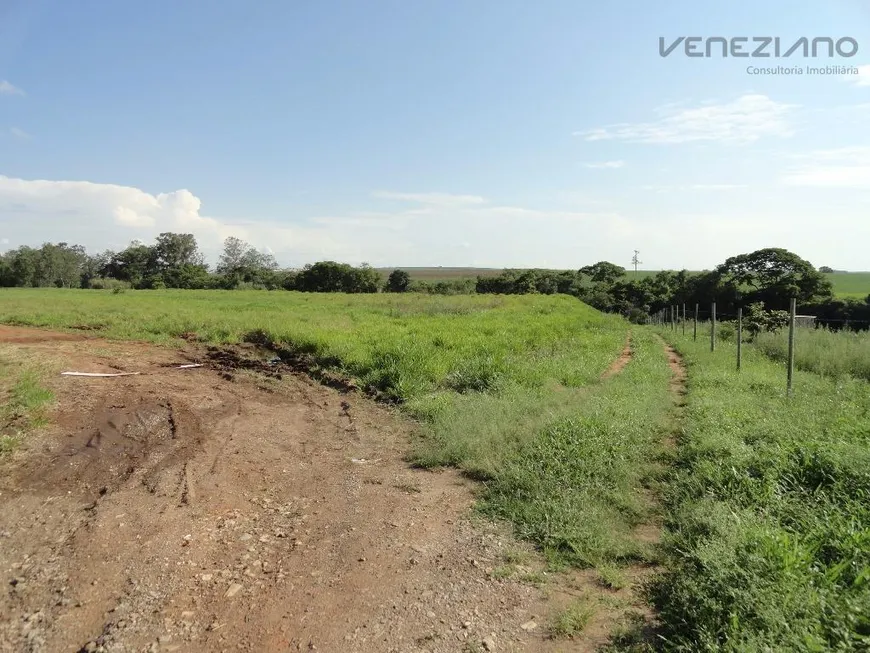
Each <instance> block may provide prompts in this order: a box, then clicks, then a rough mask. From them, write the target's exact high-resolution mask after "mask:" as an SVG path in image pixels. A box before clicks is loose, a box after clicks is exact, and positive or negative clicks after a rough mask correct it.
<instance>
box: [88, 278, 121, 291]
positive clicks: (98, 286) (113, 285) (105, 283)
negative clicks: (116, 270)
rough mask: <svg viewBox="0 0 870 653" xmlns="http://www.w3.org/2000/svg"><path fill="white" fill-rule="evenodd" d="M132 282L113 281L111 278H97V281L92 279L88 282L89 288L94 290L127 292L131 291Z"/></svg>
mask: <svg viewBox="0 0 870 653" xmlns="http://www.w3.org/2000/svg"><path fill="white" fill-rule="evenodd" d="M130 287H131V286H130V282H129V281H121V280H119V279H112V278H111V277H97V278H96V279H91V280H90V281H89V282H88V288H90V289H92V290H112V291H118V290H127V289H129V288H130Z"/></svg>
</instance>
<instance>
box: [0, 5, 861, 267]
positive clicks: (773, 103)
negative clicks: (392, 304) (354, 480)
mask: <svg viewBox="0 0 870 653" xmlns="http://www.w3.org/2000/svg"><path fill="white" fill-rule="evenodd" d="M680 37H705V38H706V37H724V38H727V39H739V38H740V37H747V38H749V39H750V41H749V42H748V44H741V43H740V42H737V41H733V42H731V43H732V47H734V48H735V51H736V52H737V54H740V53H742V52H751V51H752V50H754V49H755V47H757V46H758V45H759V43H758V42H753V41H752V40H751V39H753V38H754V37H769V38H774V37H778V38H779V39H780V43H781V44H782V45H781V49H780V53H781V54H782V53H783V52H785V51H786V50H787V49H788V48H789V47H790V46H791V45H792V44H793V43H794V42H795V41H797V40H798V39H800V38H802V37H806V38H807V39H813V38H831V39H833V40H834V41H839V40H840V39H852V40H853V41H854V43H856V44H857V47H858V50H857V52H856V53H854V55H853V56H843V55H844V54H851V49H852V46H851V45H850V43H851V41H839V43H840V44H841V52H840V53H835V56H834V57H829V56H828V51H827V49H826V47H821V48H820V50H819V52H818V53H817V54H818V56H817V57H815V58H813V57H811V56H808V57H804V56H803V52H802V50H800V49H799V50H798V51H797V52H796V53H794V54H792V55H791V56H790V57H787V58H786V57H782V56H780V57H779V58H777V57H767V58H760V57H737V56H727V57H723V56H721V45H716V43H715V42H714V44H713V45H714V47H713V48H712V51H711V54H712V56H711V57H705V56H704V57H695V56H688V55H687V52H686V48H687V47H688V48H689V52H690V53H694V52H704V51H705V43H706V42H703V41H702V42H701V43H700V45H699V44H698V43H697V42H695V41H692V42H683V41H680V42H679V43H678V44H677V45H676V46H675V47H674V49H673V50H672V51H671V52H670V54H668V55H667V56H662V53H661V47H662V46H663V47H664V48H665V49H667V48H668V47H669V46H670V45H671V44H673V43H674V42H675V41H677V40H678V39H680ZM660 39H663V40H662V41H661V42H660ZM717 48H718V49H717ZM773 48H774V46H773V45H772V44H771V45H769V46H767V47H766V48H765V50H764V52H768V53H773V52H774V49H773ZM777 66H781V67H783V68H788V69H790V70H792V72H791V73H789V74H785V73H780V74H765V73H764V72H763V71H762V72H759V71H758V70H757V69H762V68H775V67H777ZM826 66H828V67H832V68H831V70H829V71H828V73H829V74H814V73H810V72H808V70H809V68H811V67H812V68H822V69H824V68H825V67H826ZM835 66H836V67H838V68H837V69H834V68H833V67H835ZM797 69H799V70H800V71H801V72H800V73H799V72H797V71H796V70H797ZM868 218H870V4H868V3H867V2H866V1H865V0H816V1H814V2H807V3H800V4H799V3H794V2H792V1H784V0H767V1H766V2H764V3H756V2H748V1H745V2H744V1H737V0H732V1H731V2H728V3H704V2H697V0H696V1H695V2H686V1H684V0H672V1H669V2H666V3H651V2H648V1H627V0H614V1H612V2H606V3H604V2H602V3H595V4H591V3H585V2H578V1H577V0H536V1H535V2H530V1H528V0H416V1H414V2H408V1H407V0H370V1H368V2H359V1H358V0H318V1H317V2H288V1H287V0H257V1H255V2H251V1H250V0H222V2H213V1H212V0H185V1H183V2H179V1H178V0H150V1H149V2H147V3H146V2H111V1H110V0H78V1H77V2H68V1H67V0H0V251H5V250H8V249H11V248H14V247H18V246H20V245H32V246H39V245H41V244H42V243H43V242H46V241H51V242H59V241H64V242H69V243H79V244H82V245H84V246H86V248H87V249H88V251H91V252H98V251H102V250H105V249H112V250H119V249H123V248H124V247H125V246H126V245H127V244H129V243H130V242H131V241H132V240H134V239H139V240H143V241H145V242H150V241H151V240H152V239H153V238H154V236H156V235H157V234H158V233H161V232H164V231H176V232H184V233H193V234H195V235H196V237H197V239H198V241H199V243H200V246H201V248H202V250H203V251H204V253H205V254H206V256H207V259H208V260H210V261H212V262H214V261H215V260H216V258H217V256H218V254H219V252H220V250H221V243H222V241H223V240H224V239H225V238H226V237H228V236H236V237H240V238H242V239H244V240H246V241H248V242H249V243H250V244H252V245H253V246H255V247H257V248H259V249H261V250H263V251H268V252H271V253H273V254H274V255H275V257H276V258H277V259H278V261H279V262H280V263H281V264H283V265H286V266H293V267H298V266H301V265H303V264H305V263H310V262H314V261H317V260H325V259H331V260H338V261H343V262H348V263H353V264H359V263H362V262H366V263H370V264H371V265H375V266H438V265H443V266H445V267H446V266H476V267H549V268H569V269H577V268H579V267H582V266H584V265H589V264H591V263H594V262H596V261H600V260H609V261H612V262H614V263H617V264H619V265H623V266H625V267H629V266H630V262H631V258H632V254H633V251H634V250H639V252H640V254H639V258H640V261H641V264H640V268H641V269H682V268H686V269H692V270H699V269H709V268H711V267H713V266H715V265H717V264H718V263H720V262H722V261H724V260H725V259H726V258H727V257H729V256H733V255H737V254H740V253H745V252H750V251H753V250H755V249H759V248H762V247H785V248H787V249H789V250H791V251H793V252H795V253H797V254H799V255H800V256H802V257H804V258H806V259H808V260H809V261H810V262H812V263H813V264H815V265H816V266H821V265H829V266H831V267H834V268H836V269H845V270H870V249H868V244H870V219H868Z"/></svg>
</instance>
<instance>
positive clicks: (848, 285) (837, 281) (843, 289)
mask: <svg viewBox="0 0 870 653" xmlns="http://www.w3.org/2000/svg"><path fill="white" fill-rule="evenodd" d="M826 276H827V277H828V279H830V280H831V283H833V284H834V293H835V294H836V295H837V297H855V298H856V299H864V298H865V297H867V295H870V272H833V273H831V274H828V275H826Z"/></svg>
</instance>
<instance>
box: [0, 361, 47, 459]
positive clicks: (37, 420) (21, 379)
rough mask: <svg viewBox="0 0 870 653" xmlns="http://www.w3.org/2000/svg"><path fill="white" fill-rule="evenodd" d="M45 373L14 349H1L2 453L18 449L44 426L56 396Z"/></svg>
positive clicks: (0, 407)
mask: <svg viewBox="0 0 870 653" xmlns="http://www.w3.org/2000/svg"><path fill="white" fill-rule="evenodd" d="M42 376H43V371H42V370H41V369H39V368H38V367H36V366H33V365H28V364H27V363H25V362H23V361H22V360H21V359H20V357H18V356H16V355H15V354H14V352H13V351H12V350H11V349H7V348H4V349H2V350H0V393H2V397H3V403H2V406H0V454H3V453H8V452H10V451H12V450H14V449H15V448H16V447H17V446H18V445H19V444H20V442H21V439H22V438H24V437H26V435H27V434H28V433H30V432H31V431H33V430H34V429H37V428H39V427H41V426H44V425H45V424H46V423H47V421H48V419H47V414H46V413H47V407H48V405H49V404H50V403H51V402H52V401H53V400H54V393H52V392H51V390H49V389H48V388H46V387H45V386H44V385H43V384H42Z"/></svg>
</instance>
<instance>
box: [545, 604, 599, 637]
mask: <svg viewBox="0 0 870 653" xmlns="http://www.w3.org/2000/svg"><path fill="white" fill-rule="evenodd" d="M594 615H595V608H594V607H592V606H591V605H589V604H588V603H587V602H586V601H584V600H582V599H577V600H575V601H574V602H572V603H571V604H570V605H569V606H568V607H566V608H565V609H564V610H561V611H560V612H559V613H558V614H556V616H555V617H554V618H553V623H552V625H551V626H550V633H551V634H552V635H553V637H559V638H571V637H576V636H577V635H579V634H580V633H582V632H583V630H584V629H585V628H586V626H587V625H588V624H589V620H590V619H592V617H593V616H594Z"/></svg>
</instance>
